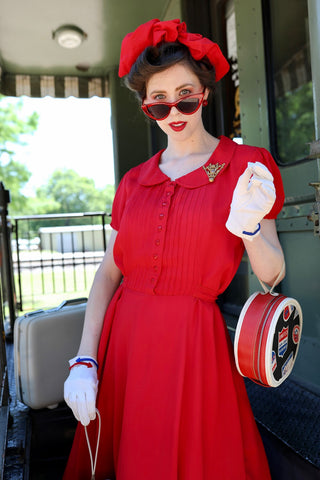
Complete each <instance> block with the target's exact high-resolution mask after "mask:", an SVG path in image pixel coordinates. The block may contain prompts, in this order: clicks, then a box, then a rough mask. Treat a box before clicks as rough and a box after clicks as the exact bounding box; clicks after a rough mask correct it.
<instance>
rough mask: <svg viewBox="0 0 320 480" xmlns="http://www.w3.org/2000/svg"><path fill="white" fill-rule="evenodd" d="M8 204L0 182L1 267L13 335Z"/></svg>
mask: <svg viewBox="0 0 320 480" xmlns="http://www.w3.org/2000/svg"><path fill="white" fill-rule="evenodd" d="M8 203H10V193H9V190H6V189H5V188H4V185H3V183H2V182H0V215H1V229H2V246H3V265H4V272H5V281H6V291H7V295H8V306H9V318H10V332H8V334H9V335H13V327H14V321H15V319H16V312H15V304H14V278H13V267H12V256H11V245H10V231H9V228H8V218H7V216H8Z"/></svg>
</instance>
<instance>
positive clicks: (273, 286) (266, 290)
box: [257, 262, 286, 295]
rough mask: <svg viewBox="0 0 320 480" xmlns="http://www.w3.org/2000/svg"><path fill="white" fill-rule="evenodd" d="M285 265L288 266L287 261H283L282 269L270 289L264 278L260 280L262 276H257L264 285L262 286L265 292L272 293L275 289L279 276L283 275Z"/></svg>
mask: <svg viewBox="0 0 320 480" xmlns="http://www.w3.org/2000/svg"><path fill="white" fill-rule="evenodd" d="M285 267H286V264H285V262H283V264H282V267H281V270H280V272H279V274H278V276H277V278H276V279H275V281H274V282H273V285H272V287H271V288H270V289H269V288H268V287H267V285H266V284H265V283H264V282H263V281H262V280H260V278H258V277H257V278H258V280H259V282H260V285H261V286H262V288H263V290H264V293H270V294H271V295H272V293H273V289H274V288H275V286H276V285H277V283H278V280H279V278H280V277H281V275H282V274H283V272H284V270H285Z"/></svg>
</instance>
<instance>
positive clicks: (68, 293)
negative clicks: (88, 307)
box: [15, 265, 98, 314]
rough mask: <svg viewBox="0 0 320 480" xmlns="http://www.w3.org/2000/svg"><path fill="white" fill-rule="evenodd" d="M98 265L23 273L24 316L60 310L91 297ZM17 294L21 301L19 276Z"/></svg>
mask: <svg viewBox="0 0 320 480" xmlns="http://www.w3.org/2000/svg"><path fill="white" fill-rule="evenodd" d="M97 268H98V266H97V265H86V267H85V268H84V267H81V266H79V267H77V268H76V269H75V270H73V268H71V267H66V268H65V269H64V270H62V268H58V267H56V268H55V269H54V270H50V269H49V268H48V269H44V270H43V271H42V272H41V271H40V269H37V270H34V271H23V272H22V274H21V291H22V307H23V310H22V312H20V313H21V314H23V313H26V312H30V311H32V310H38V309H47V308H52V307H56V306H58V305H59V304H60V303H62V302H63V301H65V300H70V299H73V298H79V297H88V295H89V291H90V287H91V284H92V281H93V278H94V274H95V272H96V270H97ZM15 283H16V293H17V298H18V301H19V287H18V276H17V275H15Z"/></svg>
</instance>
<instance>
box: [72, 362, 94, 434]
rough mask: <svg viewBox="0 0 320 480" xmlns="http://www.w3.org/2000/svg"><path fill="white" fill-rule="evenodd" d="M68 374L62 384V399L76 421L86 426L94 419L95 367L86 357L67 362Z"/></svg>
mask: <svg viewBox="0 0 320 480" xmlns="http://www.w3.org/2000/svg"><path fill="white" fill-rule="evenodd" d="M69 364H70V367H71V369H70V374H69V377H68V378H67V380H66V381H65V382H64V399H65V401H66V403H67V405H68V406H69V407H70V408H71V410H72V412H73V414H74V416H75V417H76V419H77V420H78V421H79V422H81V423H82V425H84V426H86V425H88V424H89V423H90V421H91V420H94V419H95V418H96V397H97V390H98V378H97V366H96V361H95V360H93V359H92V360H90V359H89V358H88V357H75V358H72V359H71V360H69Z"/></svg>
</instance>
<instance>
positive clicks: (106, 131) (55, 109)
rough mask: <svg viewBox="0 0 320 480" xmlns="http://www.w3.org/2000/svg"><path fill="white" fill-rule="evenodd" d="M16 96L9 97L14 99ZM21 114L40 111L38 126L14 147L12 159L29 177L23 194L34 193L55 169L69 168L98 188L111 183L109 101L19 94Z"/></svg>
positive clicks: (111, 148)
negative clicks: (23, 168) (35, 96)
mask: <svg viewBox="0 0 320 480" xmlns="http://www.w3.org/2000/svg"><path fill="white" fill-rule="evenodd" d="M18 100H19V99H16V98H8V99H7V101H10V102H17V101H18ZM22 100H23V109H22V115H23V116H27V115H29V114H30V113H32V112H33V111H36V112H38V113H39V125H38V129H37V131H36V132H35V133H34V134H33V135H32V136H25V140H26V142H27V144H26V145H24V146H22V147H15V159H16V160H18V161H20V162H21V163H24V164H25V165H26V166H27V167H28V169H29V170H30V172H31V173H32V177H31V179H30V181H29V182H28V184H27V186H26V188H25V189H24V193H25V194H26V195H28V196H33V195H34V193H35V190H36V188H38V187H39V186H41V185H43V183H45V182H46V181H47V180H48V178H49V177H50V175H51V174H52V173H53V171H54V170H55V169H57V168H64V167H66V168H71V169H73V170H75V171H76V172H77V173H79V174H80V175H82V176H86V177H89V178H92V179H93V180H94V182H95V184H96V186H97V187H98V188H102V187H104V186H105V185H107V184H113V183H114V170H113V147H112V131H111V124H110V116H111V112H110V101H109V99H105V98H98V97H93V98H90V99H77V98H74V97H69V98H67V99H55V98H51V97H45V98H39V99H38V98H29V97H22Z"/></svg>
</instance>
